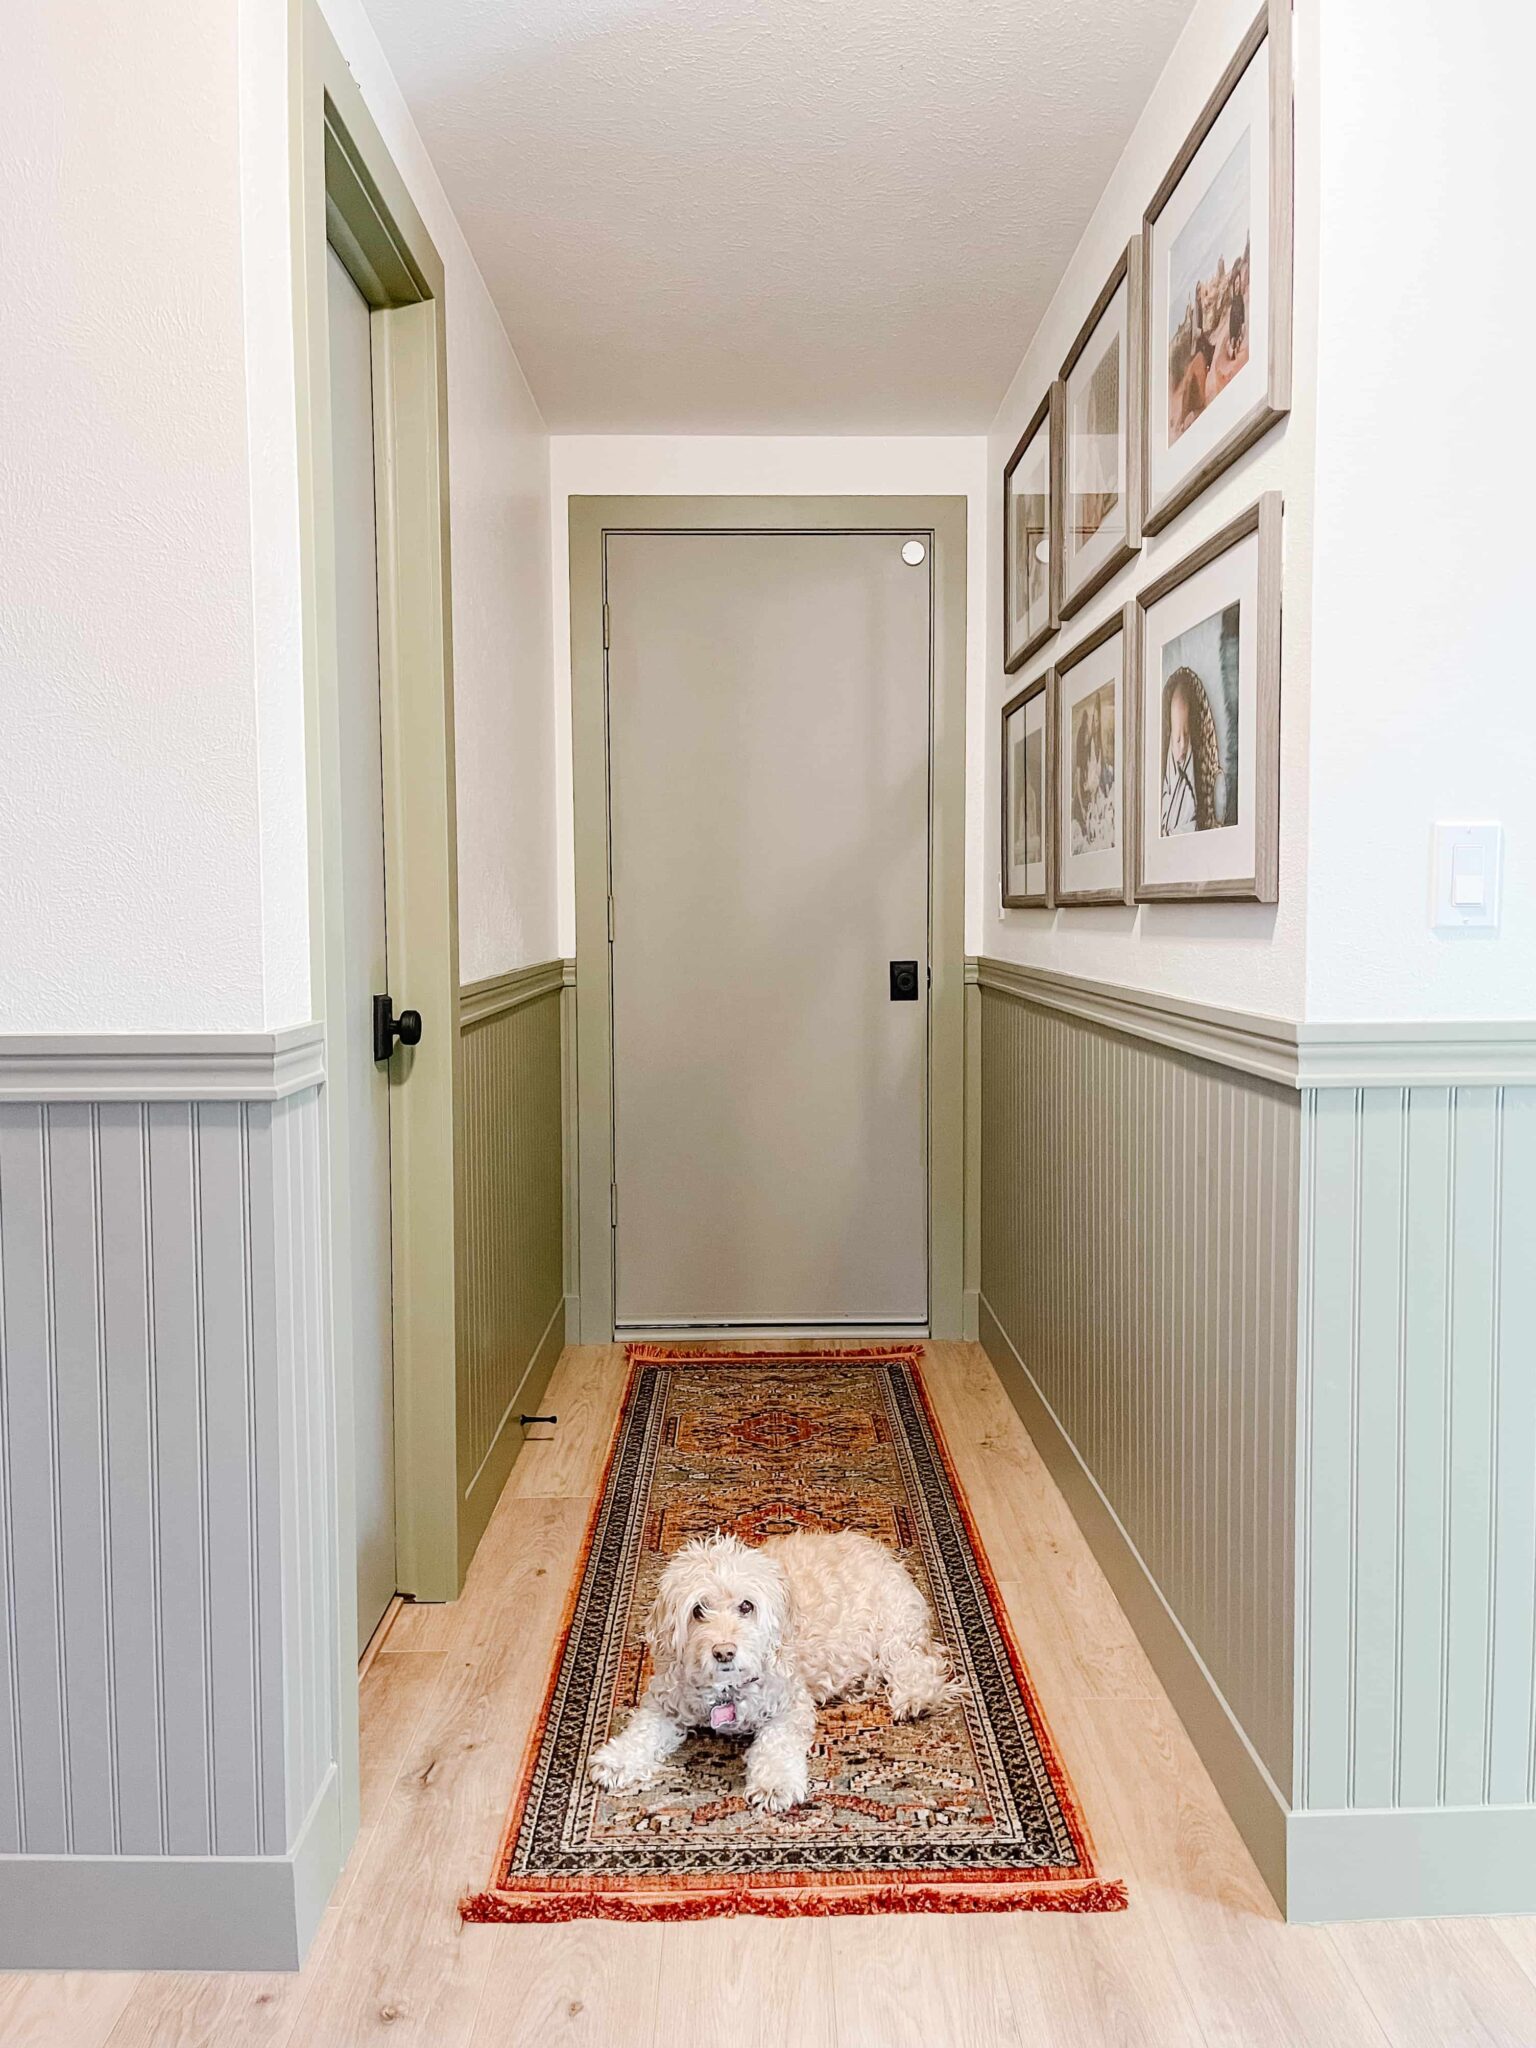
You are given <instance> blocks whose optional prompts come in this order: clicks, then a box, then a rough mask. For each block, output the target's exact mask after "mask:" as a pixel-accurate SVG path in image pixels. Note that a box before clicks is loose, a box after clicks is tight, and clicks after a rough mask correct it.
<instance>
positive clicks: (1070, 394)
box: [1061, 235, 1145, 619]
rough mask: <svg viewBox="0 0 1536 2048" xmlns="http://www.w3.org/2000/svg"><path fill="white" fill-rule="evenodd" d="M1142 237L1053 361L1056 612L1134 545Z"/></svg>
mask: <svg viewBox="0 0 1536 2048" xmlns="http://www.w3.org/2000/svg"><path fill="white" fill-rule="evenodd" d="M1142 284H1143V272H1142V263H1141V237H1140V236H1139V235H1133V236H1132V237H1131V239H1130V242H1129V243H1128V245H1127V246H1126V249H1125V252H1124V254H1123V255H1122V256H1121V258H1120V261H1119V262H1118V263H1117V264H1116V265H1115V267H1114V269H1113V270H1112V271H1111V272H1110V274H1109V278H1108V281H1107V282H1106V284H1105V286H1104V289H1103V290H1102V291H1101V292H1100V293H1099V296H1098V298H1097V299H1096V300H1095V301H1094V305H1093V310H1092V311H1091V312H1090V313H1089V315H1088V318H1087V319H1086V320H1085V321H1084V322H1083V325H1082V328H1081V330H1080V332H1079V334H1078V337H1077V339H1076V341H1074V342H1073V344H1072V347H1071V349H1070V350H1069V351H1068V353H1067V359H1066V361H1065V362H1064V363H1063V364H1062V366H1061V384H1062V391H1063V400H1062V418H1063V422H1064V435H1065V440H1066V450H1065V455H1064V458H1063V463H1062V474H1063V484H1062V516H1061V527H1062V560H1061V616H1062V617H1063V618H1064V619H1069V618H1070V617H1071V616H1072V614H1073V613H1074V612H1075V611H1076V610H1077V609H1078V608H1079V606H1081V605H1084V604H1086V603H1087V601H1088V599H1089V598H1090V597H1092V596H1093V594H1094V592H1095V591H1096V590H1099V589H1102V587H1103V586H1104V584H1106V583H1107V582H1108V581H1109V579H1110V577H1111V576H1113V575H1114V574H1115V572H1116V571H1117V570H1118V569H1123V568H1124V567H1125V565H1126V563H1127V562H1128V561H1130V560H1131V558H1132V556H1133V555H1134V554H1135V553H1136V550H1137V549H1138V548H1139V547H1140V546H1141V442H1142V425H1141V413H1142V401H1141V391H1142V377H1143V374H1144V371H1145V362H1144V344H1143V339H1142V326H1143V318H1142V315H1143V292H1142Z"/></svg>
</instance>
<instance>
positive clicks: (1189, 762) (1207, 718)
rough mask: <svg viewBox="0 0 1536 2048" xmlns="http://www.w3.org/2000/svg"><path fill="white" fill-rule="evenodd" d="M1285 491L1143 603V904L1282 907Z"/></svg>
mask: <svg viewBox="0 0 1536 2048" xmlns="http://www.w3.org/2000/svg"><path fill="white" fill-rule="evenodd" d="M1280 557H1281V508H1280V494H1279V492H1278V491H1267V492H1266V493H1265V495H1264V496H1263V497H1262V498H1260V500H1259V502H1258V503H1257V504H1256V505H1254V506H1253V507H1251V508H1250V510H1248V511H1247V512H1245V513H1244V514H1243V515H1242V516H1241V517H1240V518H1238V519H1235V520H1233V522H1232V523H1231V525H1230V526H1227V527H1224V528H1223V529H1222V531H1221V532H1220V533H1218V534H1215V535H1213V536H1212V538H1211V539H1210V540H1208V541H1207V542H1206V543H1205V544H1204V546H1202V547H1199V548H1196V549H1195V551H1194V553H1193V554H1191V555H1190V556H1188V557H1187V559H1186V560H1184V561H1183V562H1181V563H1180V564H1179V565H1178V567H1177V568H1174V569H1170V570H1169V571H1168V573H1167V575H1166V576H1161V577H1159V578H1158V579H1157V581H1156V582H1155V583H1152V584H1149V585H1148V587H1147V588H1146V589H1145V590H1143V591H1141V592H1140V593H1139V594H1138V596H1137V598H1136V609H1137V611H1138V613H1139V614H1140V621H1139V630H1138V632H1137V634H1136V636H1135V637H1136V646H1135V650H1134V655H1133V668H1134V674H1135V679H1136V680H1135V686H1134V688H1135V696H1136V710H1135V713H1134V716H1135V719H1136V731H1137V773H1136V809H1137V814H1138V819H1139V829H1138V831H1137V833H1136V839H1135V845H1136V876H1135V883H1136V889H1135V893H1136V900H1137V901H1138V902H1139V903H1146V902H1153V901H1156V900H1157V899H1159V898H1162V897H1179V898H1185V899H1198V898H1204V897H1224V898H1229V899H1238V900H1247V901H1249V902H1255V903H1273V902H1274V901H1275V899H1276V895H1277V893H1278V883H1279V845H1280V837H1279V819H1280Z"/></svg>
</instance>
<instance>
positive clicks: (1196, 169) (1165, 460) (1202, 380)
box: [1141, 0, 1294, 534]
mask: <svg viewBox="0 0 1536 2048" xmlns="http://www.w3.org/2000/svg"><path fill="white" fill-rule="evenodd" d="M1255 65H1260V66H1262V68H1263V71H1262V76H1261V75H1260V73H1258V72H1255V73H1253V75H1252V77H1251V78H1250V71H1251V67H1253V66H1255ZM1261 86H1262V87H1263V90H1262V91H1261V90H1260V87H1261ZM1244 94H1246V95H1248V105H1247V108H1246V111H1247V112H1248V113H1249V114H1250V115H1251V117H1252V118H1251V120H1250V122H1249V125H1248V126H1247V127H1245V128H1244V129H1243V130H1242V132H1241V140H1240V144H1239V147H1240V148H1241V149H1242V151H1243V152H1244V154H1243V157H1242V173H1241V174H1242V180H1243V185H1242V193H1243V203H1244V204H1245V205H1247V206H1248V208H1249V221H1248V228H1249V247H1248V252H1247V253H1249V254H1251V253H1252V244H1253V233H1254V230H1255V228H1256V229H1257V230H1258V233H1259V241H1260V246H1259V250H1258V254H1259V255H1260V256H1262V259H1263V260H1262V263H1260V264H1258V265H1257V266H1255V265H1253V264H1250V265H1249V267H1248V270H1247V276H1246V280H1245V283H1244V289H1243V291H1242V293H1241V294H1240V295H1239V293H1238V291H1237V279H1238V269H1237V264H1236V263H1234V264H1233V266H1232V268H1231V270H1230V271H1228V272H1227V274H1226V276H1225V278H1223V279H1217V278H1213V279H1211V280H1210V281H1206V280H1204V279H1199V280H1197V282H1196V285H1195V299H1194V301H1193V303H1192V306H1191V311H1192V312H1193V313H1194V315H1195V318H1194V327H1193V332H1192V337H1191V338H1192V340H1193V341H1194V342H1196V343H1197V344H1199V343H1204V344H1205V345H1206V346H1208V347H1209V348H1210V350H1211V356H1210V358H1209V359H1204V350H1203V349H1202V348H1199V347H1198V346H1197V348H1196V350H1195V352H1194V353H1193V354H1192V355H1191V358H1190V362H1189V365H1188V371H1189V373H1190V375H1191V376H1192V378H1193V382H1189V381H1187V380H1186V374H1185V371H1184V370H1183V369H1181V370H1179V371H1177V372H1175V370H1174V368H1173V365H1174V360H1175V350H1174V346H1173V344H1174V340H1175V334H1176V333H1178V334H1180V335H1181V334H1182V323H1181V327H1180V329H1179V330H1173V329H1171V328H1170V327H1169V320H1170V318H1171V309H1170V308H1169V306H1168V305H1167V304H1165V302H1164V299H1163V296H1162V292H1163V287H1164V281H1165V280H1169V282H1168V285H1167V289H1168V291H1169V292H1170V294H1171V291H1172V285H1171V279H1170V269H1169V265H1170V253H1172V254H1173V255H1178V254H1179V253H1180V243H1181V242H1182V240H1183V239H1184V236H1183V234H1181V235H1179V236H1177V237H1175V236H1173V235H1172V234H1171V233H1170V229H1171V227H1172V226H1173V223H1174V220H1175V217H1176V216H1178V215H1180V214H1182V215H1184V217H1185V226H1186V229H1187V231H1188V232H1189V233H1190V234H1191V235H1195V236H1196V238H1197V239H1198V234H1197V227H1198V223H1197V216H1198V214H1199V211H1200V205H1199V204H1196V205H1195V206H1194V207H1193V208H1192V209H1191V206H1190V200H1189V194H1188V193H1187V192H1185V191H1184V189H1183V188H1184V186H1185V181H1186V179H1188V178H1190V177H1191V176H1192V175H1193V177H1194V178H1195V179H1197V180H1200V179H1203V180H1204V187H1203V192H1202V202H1208V204H1209V208H1210V210H1212V211H1219V207H1220V205H1221V204H1224V203H1226V200H1227V199H1228V198H1229V197H1230V190H1229V187H1230V185H1231V182H1232V181H1231V179H1230V178H1229V176H1228V174H1229V173H1233V171H1234V166H1235V164H1236V163H1237V154H1238V152H1237V149H1233V150H1232V152H1231V154H1230V155H1224V154H1223V153H1222V152H1223V151H1224V150H1226V148H1227V145H1228V143H1229V142H1230V139H1231V137H1230V132H1222V133H1218V124H1222V123H1223V120H1224V117H1227V120H1226V130H1227V131H1230V129H1231V127H1232V125H1233V124H1234V123H1235V122H1236V121H1237V120H1238V119H1239V118H1240V116H1241V114H1242V113H1243V112H1244V111H1245V108H1244V104H1243V95H1244ZM1292 100H1293V94H1292V58H1291V0H1266V4H1265V6H1264V8H1263V10H1262V12H1261V13H1260V14H1259V16H1258V17H1257V19H1256V20H1255V21H1254V23H1253V25H1252V27H1251V28H1250V29H1249V31H1248V33H1247V35H1246V36H1244V38H1243V40H1242V43H1241V44H1240V45H1239V47H1238V50H1237V52H1236V54H1235V55H1234V57H1233V59H1232V61H1231V63H1230V64H1229V65H1228V66H1227V68H1226V70H1225V71H1224V72H1223V73H1222V76H1221V79H1220V80H1219V82H1218V84H1217V86H1216V89H1215V91H1214V92H1213V93H1212V94H1211V96H1210V98H1209V99H1208V100H1207V101H1206V103H1205V106H1204V107H1203V109H1202V110H1201V113H1200V116H1199V119H1198V120H1197V121H1196V122H1195V124H1194V126H1193V128H1191V130H1190V132H1189V134H1188V136H1187V137H1186V138H1185V140H1184V143H1183V145H1182V147H1181V148H1180V150H1179V152H1178V154H1177V156H1175V158H1174V159H1173V162H1172V163H1171V164H1170V165H1169V167H1168V172H1167V175H1166V176H1165V177H1164V179H1163V181H1162V183H1161V184H1160V185H1159V186H1158V188H1157V191H1156V192H1155V194H1154V195H1153V197H1152V200H1151V203H1150V204H1149V205H1148V207H1147V209H1146V213H1145V214H1144V216H1143V219H1142V245H1143V264H1144V275H1145V279H1146V294H1145V301H1144V311H1145V320H1144V329H1145V335H1146V349H1145V371H1144V394H1145V405H1144V409H1143V428H1142V456H1141V469H1142V490H1143V504H1142V519H1141V525H1142V531H1143V533H1145V534H1154V533H1158V532H1160V531H1161V530H1162V528H1163V527H1165V526H1166V525H1167V524H1168V522H1169V521H1170V520H1171V519H1173V518H1174V517H1175V516H1176V515H1177V514H1178V513H1179V512H1181V511H1182V510H1183V509H1184V507H1185V506H1186V505H1190V504H1192V503H1193V502H1194V501H1195V499H1196V498H1198V497H1199V496H1200V495H1201V493H1202V492H1203V491H1205V490H1206V489H1207V488H1208V487H1209V486H1210V484H1211V483H1213V482H1214V481H1215V479H1216V478H1217V477H1218V476H1220V475H1221V474H1222V472H1223V471H1224V470H1226V469H1228V468H1229V467H1230V466H1231V464H1232V463H1234V462H1235V461H1236V460H1237V458H1238V456H1240V455H1241V454H1242V453H1243V452H1244V451H1245V450H1246V449H1248V448H1251V447H1252V446H1253V444H1254V442H1255V441H1257V440H1259V439H1260V438H1261V436H1263V435H1264V434H1267V433H1268V432H1269V430H1270V428H1271V427H1273V426H1274V425H1275V424H1276V423H1277V422H1278V421H1279V420H1281V419H1283V418H1284V417H1285V415H1286V413H1287V412H1288V411H1289V410H1290V404H1291V299H1292V237H1293V213H1294V206H1293V192H1292V158H1293V146H1292V124H1293V111H1292ZM1213 138H1214V140H1213ZM1208 144H1210V145H1211V146H1210V148H1207V145H1208ZM1202 152H1204V155H1202ZM1255 159H1256V160H1258V161H1259V162H1260V164H1261V167H1262V171H1263V177H1262V185H1263V188H1264V189H1263V191H1262V192H1261V193H1259V194H1257V195H1255V194H1254V193H1253V191H1252V189H1251V185H1250V183H1249V172H1250V169H1251V162H1252V160H1255ZM1170 245H1171V247H1170ZM1260 287H1262V292H1263V317H1262V319H1258V318H1250V317H1248V313H1249V309H1250V308H1251V306H1252V304H1253V300H1254V297H1255V294H1256V292H1257V291H1258V289H1259V288H1260ZM1223 290H1225V291H1226V293H1227V307H1226V309H1225V310H1223V311H1222V314H1221V319H1220V339H1219V341H1218V340H1217V339H1216V338H1215V336H1214V335H1213V334H1208V333H1206V332H1205V330H1204V323H1203V321H1202V319H1201V318H1200V313H1199V307H1200V295H1201V293H1202V291H1205V292H1209V293H1211V294H1212V295H1213V297H1214V298H1215V299H1216V300H1217V301H1218V309H1219V300H1220V296H1221V293H1222V292H1223ZM1235 319H1236V320H1239V321H1240V324H1241V330H1242V341H1241V346H1242V348H1243V350H1244V352H1245V353H1244V360H1243V363H1242V364H1241V365H1240V366H1239V367H1238V369H1237V370H1236V371H1232V370H1231V364H1232V361H1233V358H1234V356H1235V354H1236V348H1235V347H1234V346H1233V343H1234V339H1235V335H1234V325H1233V323H1234V320H1235ZM1256 338H1257V339H1258V340H1259V345H1260V347H1261V350H1262V354H1261V355H1260V356H1257V357H1256V356H1255V355H1254V352H1253V348H1254V341H1255V339H1256ZM1196 356H1199V357H1201V358H1202V359H1204V370H1203V373H1202V371H1201V370H1200V369H1199V367H1198V364H1197V362H1196ZM1218 368H1219V369H1222V370H1226V371H1227V372H1228V374H1227V376H1226V378H1225V379H1224V381H1223V383H1222V384H1221V385H1220V386H1219V387H1218V390H1217V392H1216V393H1215V394H1213V395H1212V396H1211V397H1210V398H1207V397H1206V396H1205V390H1206V385H1207V383H1208V380H1209V377H1210V375H1211V374H1213V373H1214V372H1215V371H1217V370H1218ZM1247 384H1251V385H1252V389H1251V390H1245V389H1243V388H1242V387H1243V386H1245V385H1247ZM1229 391H1230V396H1228V393H1229ZM1223 400H1225V401H1226V402H1225V403H1224V404H1223V403H1222V401H1223ZM1218 406H1219V407H1220V411H1219V412H1218V410H1217V408H1218ZM1191 409H1194V411H1195V417H1194V418H1193V420H1192V421H1191V418H1190V416H1189V415H1190V413H1191ZM1207 410H1209V413H1210V417H1209V419H1207V418H1206V417H1205V416H1204V415H1205V413H1206V411H1207ZM1159 422H1161V423H1162V427H1161V431H1160V428H1159ZM1179 422H1183V424H1180V423H1179ZM1190 427H1192V428H1193V430H1194V431H1192V432H1191V435H1190V438H1189V439H1188V445H1187V448H1186V452H1185V454H1184V455H1183V456H1182V457H1178V456H1176V455H1175V453H1174V450H1175V448H1176V445H1177V442H1178V440H1179V439H1183V438H1185V435H1186V428H1190ZM1165 433H1166V434H1169V435H1170V436H1171V439H1169V440H1168V441H1167V442H1166V443H1165V442H1164V439H1163V435H1164V434H1165Z"/></svg>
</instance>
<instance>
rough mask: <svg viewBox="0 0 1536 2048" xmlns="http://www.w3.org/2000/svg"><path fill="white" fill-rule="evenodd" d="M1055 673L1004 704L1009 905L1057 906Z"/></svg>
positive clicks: (1005, 874) (1005, 892)
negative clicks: (1053, 754)
mask: <svg viewBox="0 0 1536 2048" xmlns="http://www.w3.org/2000/svg"><path fill="white" fill-rule="evenodd" d="M1050 711H1051V672H1050V670H1049V669H1048V670H1047V671H1046V673H1045V674H1044V675H1043V676H1040V677H1038V678H1037V679H1036V680H1035V681H1034V682H1032V683H1026V684H1025V686H1024V688H1023V689H1022V690H1020V691H1019V693H1018V694H1017V696H1014V697H1010V698H1009V700H1008V702H1007V703H1006V704H1005V705H1004V706H1003V762H1002V776H1001V781H1002V794H1003V818H1002V824H1003V838H1002V856H1003V877H1002V878H1003V907H1004V909H1006V910H1030V909H1033V910H1048V909H1049V908H1050V907H1051V900H1052V899H1051V866H1052V861H1051V852H1052V832H1051V758H1050V756H1051V716H1050Z"/></svg>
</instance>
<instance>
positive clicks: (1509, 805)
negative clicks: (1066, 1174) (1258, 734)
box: [1307, 0, 1536, 1018]
mask: <svg viewBox="0 0 1536 2048" xmlns="http://www.w3.org/2000/svg"><path fill="white" fill-rule="evenodd" d="M1321 27H1322V90H1323V135H1322V164H1323V189H1324V191H1325V192H1326V194H1327V205H1326V207H1325V209H1324V212H1323V217H1322V230H1321V276H1322V283H1321V303H1322V306H1323V309H1324V313H1325V316H1326V317H1325V320H1324V324H1323V326H1322V328H1321V330H1320V333H1319V353H1318V390H1319V405H1318V423H1317V518H1316V531H1317V563H1316V570H1315V596H1314V612H1313V647H1314V652H1313V675H1314V687H1313V703H1312V826H1311V851H1310V860H1311V871H1310V895H1309V903H1308V911H1307V979H1308V1011H1309V1014H1313V1015H1316V1016H1318V1017H1327V1018H1339V1017H1360V1018H1371V1017H1387V1016H1407V1017H1414V1016H1417V1017H1453V1016H1463V1017H1478V1016H1484V1017H1496V1016H1503V1017H1510V1016H1524V1017H1533V1016H1536V659H1533V655H1532V646H1533V642H1532V634H1531V608H1532V597H1533V592H1536V567H1533V562H1532V542H1533V538H1536V521H1533V518H1532V513H1531V478H1532V473H1533V469H1536V411H1533V409H1532V406H1531V404H1530V401H1529V389H1530V381H1531V378H1530V355H1531V337H1532V334H1533V331H1536V282H1533V277H1532V269H1531V263H1530V249H1531V220H1530V214H1531V202H1532V198H1533V195H1536V121H1533V119H1532V115H1531V110H1530V105H1529V96H1528V94H1527V92H1526V91H1525V87H1524V81H1526V80H1528V79H1529V78H1530V77H1531V76H1532V75H1533V73H1536V11H1533V10H1532V9H1531V8H1529V7H1524V6H1511V5H1509V4H1507V0H1463V4H1461V5H1458V6H1457V7H1455V8H1454V9H1450V10H1447V9H1446V8H1444V7H1443V6H1440V5H1437V4H1433V0H1329V5H1328V6H1326V7H1325V8H1324V9H1323V10H1322V18H1321ZM1437 818H1442V819H1471V818H1496V819H1500V820H1502V821H1503V824H1504V828H1505V873H1504V919H1503V928H1502V931H1501V933H1500V934H1499V935H1497V936H1495V935H1492V934H1487V933H1477V934H1472V933H1467V934H1462V935H1454V934H1453V935H1447V934H1444V933H1437V932H1434V931H1432V930H1431V929H1430V925H1429V916H1428V909H1429V877H1430V833H1431V827H1432V825H1433V822H1434V820H1435V819H1437Z"/></svg>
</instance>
